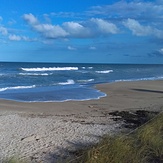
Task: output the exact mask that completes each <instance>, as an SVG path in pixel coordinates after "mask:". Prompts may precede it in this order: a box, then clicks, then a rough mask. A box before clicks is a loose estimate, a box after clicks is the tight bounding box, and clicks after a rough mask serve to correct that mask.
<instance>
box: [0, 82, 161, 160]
mask: <svg viewBox="0 0 163 163" xmlns="http://www.w3.org/2000/svg"><path fill="white" fill-rule="evenodd" d="M162 86H163V80H154V81H134V82H133V81H132V82H114V83H107V84H99V85H96V86H95V87H96V88H97V89H98V90H100V91H102V92H105V93H106V94H107V96H106V97H103V98H100V99H98V100H88V101H67V102H36V103H26V102H15V101H10V100H2V99H1V100H0V116H1V119H0V129H1V132H0V144H1V145H0V151H2V152H1V154H0V158H2V159H5V158H6V157H10V156H13V155H16V156H19V155H20V156H19V157H20V158H21V159H25V160H26V159H30V161H31V160H36V161H41V160H43V161H44V162H48V161H49V160H51V159H53V160H57V159H59V158H60V157H61V156H62V155H64V154H65V153H66V152H67V150H70V149H76V148H81V147H83V146H85V145H90V144H91V143H95V142H97V141H98V140H99V138H100V137H101V136H103V135H104V134H108V133H109V134H113V133H115V132H117V131H118V130H119V127H120V124H119V123H116V122H114V121H113V120H112V119H111V116H110V115H109V113H110V112H112V111H124V110H126V111H135V110H149V111H161V109H162V108H161V107H162V106H163V87H162Z"/></svg>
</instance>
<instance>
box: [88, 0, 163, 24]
mask: <svg viewBox="0 0 163 163" xmlns="http://www.w3.org/2000/svg"><path fill="white" fill-rule="evenodd" d="M86 13H87V14H88V15H91V16H95V15H98V16H99V15H100V16H107V17H114V18H121V19H124V18H127V17H130V18H133V19H138V18H140V19H141V20H142V19H144V20H145V19H146V18H148V19H152V20H154V21H155V20H156V18H157V19H158V18H162V15H163V5H162V3H159V1H158V0H157V1H154V2H141V1H131V2H126V1H124V0H123V1H119V2H117V3H114V4H111V5H103V6H93V7H91V9H90V10H89V11H87V12H86Z"/></svg>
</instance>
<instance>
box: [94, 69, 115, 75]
mask: <svg viewBox="0 0 163 163" xmlns="http://www.w3.org/2000/svg"><path fill="white" fill-rule="evenodd" d="M110 72H113V70H104V71H96V73H99V74H108V73H110Z"/></svg>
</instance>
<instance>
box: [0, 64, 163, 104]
mask: <svg viewBox="0 0 163 163" xmlns="http://www.w3.org/2000/svg"><path fill="white" fill-rule="evenodd" d="M159 79H163V65H141V64H65V63H64V64H56V63H9V62H1V63H0V98H1V99H8V100H14V101H22V102H52V101H55V102H64V101H70V100H73V101H82V100H90V99H99V98H101V97H104V96H106V94H105V92H100V91H99V90H96V88H95V87H94V86H95V84H100V83H111V82H118V81H138V80H159Z"/></svg>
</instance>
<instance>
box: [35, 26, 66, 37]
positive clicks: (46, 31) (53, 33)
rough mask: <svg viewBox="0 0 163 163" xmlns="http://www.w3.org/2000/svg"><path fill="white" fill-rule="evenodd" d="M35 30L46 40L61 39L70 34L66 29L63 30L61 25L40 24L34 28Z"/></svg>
mask: <svg viewBox="0 0 163 163" xmlns="http://www.w3.org/2000/svg"><path fill="white" fill-rule="evenodd" d="M33 28H34V29H35V30H36V31H37V32H40V33H41V34H42V35H43V36H45V37H46V38H59V37H65V36H67V35H68V33H67V32H66V31H65V30H64V29H62V28H61V27H60V26H59V25H51V24H38V25H35V26H33Z"/></svg>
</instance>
